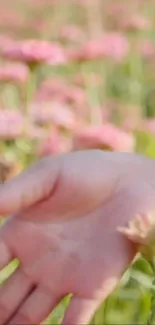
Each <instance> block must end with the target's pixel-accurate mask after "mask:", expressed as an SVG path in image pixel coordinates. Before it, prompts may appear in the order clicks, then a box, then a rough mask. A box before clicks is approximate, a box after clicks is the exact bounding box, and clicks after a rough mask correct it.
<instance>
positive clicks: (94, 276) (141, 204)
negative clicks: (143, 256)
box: [0, 151, 154, 325]
mask: <svg viewBox="0 0 155 325" xmlns="http://www.w3.org/2000/svg"><path fill="white" fill-rule="evenodd" d="M120 155H121V154H116V155H113V156H112V154H111V153H105V154H103V153H101V152H100V151H99V152H98V151H90V152H84V153H80V152H79V153H74V154H70V155H66V156H64V157H60V158H58V160H56V163H55V162H54V163H53V160H52V163H51V160H50V158H49V159H48V160H45V161H44V163H41V164H38V165H34V166H33V167H32V168H31V169H30V170H28V171H26V172H25V173H24V174H22V175H21V176H19V178H17V179H16V180H13V181H12V182H11V183H8V184H6V187H5V186H4V187H5V189H4V190H3V191H2V194H1V195H0V201H1V202H0V203H1V210H2V211H3V212H5V213H9V212H11V211H13V212H14V211H15V210H18V213H16V215H13V216H12V217H11V218H9V219H8V220H7V222H6V223H5V224H4V226H3V227H2V228H1V232H0V256H1V257H0V264H1V265H0V266H1V267H3V266H4V265H5V264H7V263H8V262H9V261H10V260H11V259H12V258H13V257H18V258H19V260H20V266H19V267H18V269H17V270H16V271H15V273H14V274H13V275H12V276H11V277H10V278H9V279H8V280H7V281H6V283H5V284H4V285H3V287H2V288H1V290H0V324H6V322H7V324H36V323H37V324H39V323H41V322H42V321H43V320H44V319H45V318H46V317H47V316H48V315H49V313H50V312H51V311H52V310H53V308H54V307H55V306H56V305H57V304H58V303H59V301H60V300H61V299H62V298H63V297H64V296H65V295H67V294H69V293H72V299H71V303H70V305H69V307H68V310H67V312H66V314H65V317H64V320H63V324H68V325H69V324H86V323H87V322H88V321H89V320H90V318H91V316H92V315H93V313H94V312H95V310H96V309H97V307H98V306H99V304H100V303H101V301H102V300H103V299H104V298H105V297H107V295H108V294H109V293H110V292H111V291H112V290H113V289H114V287H115V286H116V285H117V283H118V280H119V279H120V277H121V275H122V273H123V272H124V270H125V268H126V267H127V266H128V265H129V263H130V262H131V260H132V259H133V257H134V254H135V250H134V247H133V246H132V245H131V243H130V242H129V241H128V240H127V239H125V238H124V237H123V236H122V235H121V234H120V233H119V232H117V227H118V226H123V225H125V224H126V222H128V221H129V220H130V219H131V218H133V215H135V214H136V213H137V212H139V209H142V211H143V210H147V209H148V208H150V205H151V204H152V198H153V196H154V189H153V184H152V183H149V181H150V179H152V178H151V177H148V178H145V179H144V178H142V179H141V178H140V177H139V176H142V175H143V172H144V170H145V169H146V168H148V164H149V167H150V169H149V170H150V172H151V170H152V169H151V166H152V164H151V162H150V161H147V160H146V161H145V160H144V163H142V164H141V163H140V160H139V159H140V158H139V157H135V158H134V159H133V164H132V168H133V169H132V173H130V168H129V165H130V164H131V162H132V158H130V157H129V156H128V155H124V154H122V156H121V159H120ZM131 157H132V156H131ZM45 167H46V168H45ZM127 171H128V174H127V177H125V175H126V172H127ZM137 171H139V172H138V173H137ZM134 173H135V175H136V180H135V177H133V174H134ZM51 175H52V176H51ZM53 175H54V176H53ZM135 175H134V176H135ZM38 176H39V178H38ZM122 177H124V178H122ZM122 180H123V182H122ZM150 182H151V181H150ZM50 184H51V185H50ZM6 193H7V195H6ZM26 193H27V195H26ZM30 193H31V195H30ZM7 198H10V204H6V201H7ZM8 202H9V200H8ZM122 202H123V204H122Z"/></svg>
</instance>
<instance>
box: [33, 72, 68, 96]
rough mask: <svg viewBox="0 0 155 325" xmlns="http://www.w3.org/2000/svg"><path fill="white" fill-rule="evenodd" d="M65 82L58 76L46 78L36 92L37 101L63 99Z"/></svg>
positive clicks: (65, 87)
mask: <svg viewBox="0 0 155 325" xmlns="http://www.w3.org/2000/svg"><path fill="white" fill-rule="evenodd" d="M66 89H67V84H66V83H65V82H64V81H63V80H62V79H60V78H58V77H54V78H53V79H52V78H48V79H46V80H45V81H43V82H42V84H41V85H40V87H39V88H38V91H37V93H36V100H37V101H39V102H40V101H49V100H56V99H58V100H59V101H64V97H65V93H66Z"/></svg>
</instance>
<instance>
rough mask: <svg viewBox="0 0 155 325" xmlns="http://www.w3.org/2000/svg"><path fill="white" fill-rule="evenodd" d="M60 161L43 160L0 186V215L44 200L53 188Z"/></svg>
mask: <svg viewBox="0 0 155 325" xmlns="http://www.w3.org/2000/svg"><path fill="white" fill-rule="evenodd" d="M59 166H60V159H59V158H58V157H57V158H50V159H49V158H44V159H42V160H40V161H39V162H37V163H35V164H34V165H32V166H31V167H30V168H29V169H27V170H26V171H24V172H23V173H21V174H20V175H18V176H17V177H15V178H14V179H12V180H10V181H7V182H6V183H5V184H2V185H0V215H6V214H13V213H14V212H17V211H20V210H21V209H24V208H27V207H29V206H31V205H32V204H35V203H36V202H38V201H40V200H42V199H44V198H46V196H48V195H49V194H50V192H51V191H52V190H53V188H54V187H55V184H56V182H57V179H58V174H59V171H60V168H59Z"/></svg>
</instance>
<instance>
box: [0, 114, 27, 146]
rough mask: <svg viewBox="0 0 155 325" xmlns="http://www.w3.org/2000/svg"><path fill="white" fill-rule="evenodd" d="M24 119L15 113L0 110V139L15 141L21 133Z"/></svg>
mask: <svg viewBox="0 0 155 325" xmlns="http://www.w3.org/2000/svg"><path fill="white" fill-rule="evenodd" d="M23 126H24V119H23V116H22V114H20V112H17V111H13V110H12V111H7V110H0V138H1V139H3V140H11V139H16V138H18V137H20V136H21V134H22V132H23Z"/></svg>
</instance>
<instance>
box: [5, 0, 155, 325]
mask: <svg viewBox="0 0 155 325" xmlns="http://www.w3.org/2000/svg"><path fill="white" fill-rule="evenodd" d="M0 8H1V9H0V182H4V181H5V180H7V179H10V178H12V177H14V176H15V175H16V174H18V173H19V172H21V171H22V170H23V169H24V168H25V167H27V166H29V165H30V164H31V163H32V162H33V161H35V160H38V159H40V157H43V156H47V155H56V154H59V153H63V152H68V151H73V150H79V149H90V148H99V149H102V150H110V151H124V152H139V153H143V154H145V155H147V156H150V157H152V158H155V2H154V1H153V0H147V1H146V0H130V1H129V2H128V1H125V0H115V1H113V0H13V1H11V0H5V2H4V1H2V0H0ZM14 265H15V264H12V265H11V266H9V267H7V268H6V269H5V270H4V271H2V272H1V273H0V279H1V282H2V281H3V280H4V279H5V278H6V277H7V276H8V274H9V273H10V272H12V268H13V267H14ZM154 277H155V275H154V274H153V270H152V268H151V266H150V265H149V264H148V262H147V261H145V259H144V258H142V257H141V256H139V257H137V259H136V261H135V263H134V264H133V265H132V267H131V268H130V269H129V270H127V272H126V273H125V274H124V275H123V278H122V281H121V283H120V285H119V287H118V288H117V289H116V290H115V292H114V293H113V294H112V295H111V296H110V297H109V298H108V299H107V300H106V301H105V302H104V303H103V305H102V306H101V307H100V308H99V310H98V312H97V313H96V315H95V316H94V318H93V320H92V323H93V324H96V325H99V324H148V325H149V324H155V291H154V282H153V281H154ZM68 299H69V297H67V298H65V300H64V301H63V302H61V303H60V305H59V306H58V307H57V309H56V310H55V311H54V313H53V314H52V315H51V316H50V318H49V319H48V320H47V324H59V322H60V320H61V318H62V316H63V312H64V310H65V308H66V306H67V303H68Z"/></svg>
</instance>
